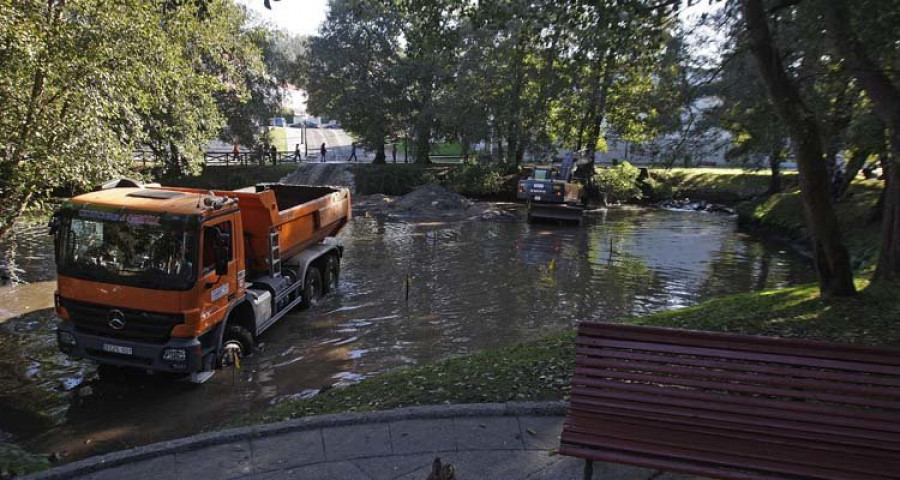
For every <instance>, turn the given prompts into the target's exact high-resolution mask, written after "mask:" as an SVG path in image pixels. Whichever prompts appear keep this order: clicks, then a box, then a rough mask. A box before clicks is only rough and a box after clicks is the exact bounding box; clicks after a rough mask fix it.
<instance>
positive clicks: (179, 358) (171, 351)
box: [163, 348, 187, 362]
mask: <svg viewBox="0 0 900 480" xmlns="http://www.w3.org/2000/svg"><path fill="white" fill-rule="evenodd" d="M186 358H187V352H185V351H184V349H183V348H167V349H165V350H163V360H165V361H167V362H183V361H185V359H186Z"/></svg>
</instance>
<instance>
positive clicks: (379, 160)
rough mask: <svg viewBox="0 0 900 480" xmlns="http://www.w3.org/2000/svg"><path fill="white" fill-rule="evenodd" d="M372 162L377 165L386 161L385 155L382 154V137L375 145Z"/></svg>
mask: <svg viewBox="0 0 900 480" xmlns="http://www.w3.org/2000/svg"><path fill="white" fill-rule="evenodd" d="M372 163H374V164H377V165H384V164H385V163H387V156H386V155H385V154H384V137H382V138H381V140H380V141H379V142H378V146H377V147H375V159H374V160H372Z"/></svg>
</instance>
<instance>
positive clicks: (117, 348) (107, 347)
mask: <svg viewBox="0 0 900 480" xmlns="http://www.w3.org/2000/svg"><path fill="white" fill-rule="evenodd" d="M103 351H104V352H110V353H118V354H121V355H131V347H123V346H121V345H111V344H109V343H104V344H103Z"/></svg>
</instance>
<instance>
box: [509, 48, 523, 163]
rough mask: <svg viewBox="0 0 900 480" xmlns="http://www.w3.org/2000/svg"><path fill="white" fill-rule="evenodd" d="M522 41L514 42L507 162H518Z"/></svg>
mask: <svg viewBox="0 0 900 480" xmlns="http://www.w3.org/2000/svg"><path fill="white" fill-rule="evenodd" d="M523 43H524V42H523V41H522V40H521V39H520V40H519V41H518V42H517V43H516V49H515V60H514V62H513V65H514V69H513V88H512V92H511V93H510V97H511V103H512V104H511V106H510V112H509V113H510V115H509V132H508V137H507V140H506V146H507V152H506V154H507V155H509V158H508V159H507V161H508V162H509V163H516V164H518V159H517V157H516V153H517V152H518V151H519V141H520V140H521V136H522V131H521V130H522V127H521V125H522V122H521V121H520V119H519V115H520V114H521V111H522V87H523V83H524V81H525V76H524V74H523V73H522V63H523V57H524V55H523V54H522V51H523V50H524V45H523Z"/></svg>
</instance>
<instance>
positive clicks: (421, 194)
mask: <svg viewBox="0 0 900 480" xmlns="http://www.w3.org/2000/svg"><path fill="white" fill-rule="evenodd" d="M394 203H395V205H396V208H397V209H399V210H402V211H404V212H409V213H413V214H424V215H429V214H442V213H449V212H456V213H458V212H460V211H464V210H466V209H468V208H469V207H471V206H472V204H473V203H474V202H472V201H471V200H469V199H468V198H466V197H464V196H462V195H460V194H458V193H454V192H451V191H450V190H447V189H446V188H444V187H439V186H437V185H426V186H424V187H421V188H418V189H416V190H414V191H412V192H410V193H407V194H406V195H404V196H402V197H400V198H399V199H398V200H397V201H396V202H394Z"/></svg>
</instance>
